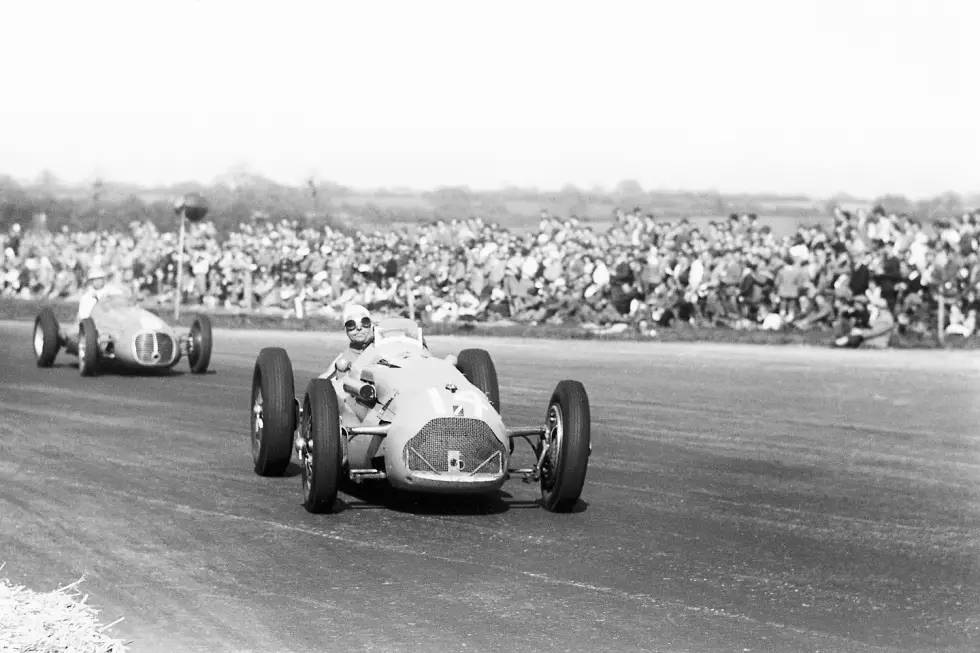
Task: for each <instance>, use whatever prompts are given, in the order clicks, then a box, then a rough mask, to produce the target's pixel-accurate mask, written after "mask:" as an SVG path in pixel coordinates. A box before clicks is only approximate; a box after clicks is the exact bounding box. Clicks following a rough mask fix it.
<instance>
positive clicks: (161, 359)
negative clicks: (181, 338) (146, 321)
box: [134, 333, 174, 365]
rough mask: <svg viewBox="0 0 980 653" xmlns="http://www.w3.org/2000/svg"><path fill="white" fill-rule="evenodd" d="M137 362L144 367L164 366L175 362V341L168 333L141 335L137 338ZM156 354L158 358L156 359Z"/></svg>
mask: <svg viewBox="0 0 980 653" xmlns="http://www.w3.org/2000/svg"><path fill="white" fill-rule="evenodd" d="M134 350H135V354H136V360H138V361H139V362H141V363H143V364H144V365H157V364H160V365H164V364H167V363H169V362H170V361H171V360H173V357H174V341H173V339H172V338H171V337H170V335H169V334H166V333H141V334H139V335H138V336H136V346H135V348H134ZM154 352H156V354H157V357H154Z"/></svg>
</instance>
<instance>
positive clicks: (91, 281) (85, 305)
mask: <svg viewBox="0 0 980 653" xmlns="http://www.w3.org/2000/svg"><path fill="white" fill-rule="evenodd" d="M106 277H107V275H106V271H105V269H104V268H103V267H102V266H101V265H99V264H98V263H96V264H95V265H93V266H92V267H91V268H89V271H88V277H87V278H86V280H85V286H86V287H85V291H84V292H83V293H82V296H81V297H79V299H78V315H77V316H76V318H75V324H76V325H78V324H79V323H80V322H81V321H82V320H84V319H85V318H87V317H90V316H91V315H92V309H93V308H95V305H96V304H98V303H99V301H100V300H102V299H105V298H106V297H112V296H125V294H126V293H125V292H124V291H123V289H122V288H119V287H118V286H116V285H114V284H111V283H107V282H106Z"/></svg>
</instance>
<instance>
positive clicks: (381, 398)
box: [321, 318, 510, 494]
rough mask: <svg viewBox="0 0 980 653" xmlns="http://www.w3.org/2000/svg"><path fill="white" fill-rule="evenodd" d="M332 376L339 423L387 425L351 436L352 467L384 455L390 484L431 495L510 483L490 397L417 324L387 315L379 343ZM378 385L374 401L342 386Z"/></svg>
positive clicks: (378, 330) (505, 442)
mask: <svg viewBox="0 0 980 653" xmlns="http://www.w3.org/2000/svg"><path fill="white" fill-rule="evenodd" d="M340 358H341V357H340V356H338V359H337V360H335V361H334V367H335V369H334V370H333V371H328V372H326V373H324V374H323V375H321V378H329V379H330V380H331V383H332V384H333V387H334V389H335V391H336V392H337V398H338V400H339V404H340V411H341V424H342V427H343V428H344V429H345V430H349V429H351V428H353V427H370V426H379V425H388V430H387V433H386V434H385V435H383V436H380V435H360V434H354V435H351V436H350V437H349V443H348V447H347V456H346V458H347V462H348V465H349V467H350V468H351V469H370V468H372V467H375V463H376V459H377V458H378V457H383V460H384V470H385V472H386V474H387V478H388V481H389V482H390V483H391V484H392V486H394V487H396V488H400V489H412V490H420V491H426V492H447V493H454V494H457V493H467V492H488V491H492V490H496V489H499V488H500V487H501V486H502V485H503V483H504V482H505V480H506V477H507V466H508V463H509V456H510V449H509V438H508V436H507V429H506V427H505V426H504V422H503V420H502V419H501V417H500V415H499V414H498V413H497V411H496V410H495V409H494V407H493V405H492V404H491V403H490V400H489V399H488V398H487V396H486V395H485V394H484V393H483V392H482V391H481V390H480V389H479V388H477V387H476V386H474V385H473V384H471V383H470V382H469V381H468V380H467V379H466V377H465V376H464V375H463V373H462V372H460V371H459V370H458V369H457V368H456V366H455V364H454V362H453V361H451V360H448V359H444V358H438V357H435V356H433V355H432V354H431V353H430V352H429V351H428V349H427V348H425V347H424V346H423V340H422V338H421V332H420V330H419V328H418V325H417V324H416V323H415V322H414V321H412V320H408V319H405V318H388V319H385V320H382V321H380V322H379V323H378V324H377V325H376V327H375V343H374V344H373V345H371V346H369V347H368V348H367V349H366V350H365V351H364V352H363V353H362V354H361V355H360V356H359V357H358V358H357V360H355V361H353V362H352V364H351V365H350V368H349V369H348V370H347V371H346V372H339V371H337V370H336V364H337V361H338V360H339V359H340ZM345 382H347V383H348V384H351V385H360V384H363V383H369V384H372V385H373V386H374V388H375V392H376V396H377V400H376V402H365V401H363V400H361V399H360V398H359V397H355V396H354V395H352V394H351V392H348V391H347V390H345V388H344V383H345Z"/></svg>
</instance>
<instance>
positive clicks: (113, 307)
mask: <svg viewBox="0 0 980 653" xmlns="http://www.w3.org/2000/svg"><path fill="white" fill-rule="evenodd" d="M62 348H64V349H65V351H66V352H68V353H69V354H73V355H76V356H78V370H79V372H81V374H82V376H94V375H95V374H97V373H98V372H99V371H100V370H102V369H104V368H105V367H106V363H112V364H115V365H116V366H122V367H124V368H129V369H168V368H172V367H173V366H175V365H176V364H177V363H178V362H179V361H180V359H181V355H182V354H186V355H187V361H188V363H189V364H190V368H191V372H192V373H193V374H203V373H204V372H206V371H207V369H208V365H209V364H210V362H211V321H210V320H209V319H208V317H207V316H206V315H199V316H197V318H195V320H194V323H193V324H192V325H191V328H190V331H189V332H188V333H187V334H186V335H178V334H177V332H176V330H175V329H174V328H173V327H171V326H170V325H169V324H167V323H166V322H164V321H163V320H162V319H160V317H158V316H157V315H155V314H153V313H151V312H150V311H148V310H146V309H143V308H140V307H139V306H136V305H134V304H133V303H132V302H130V301H129V300H128V299H127V298H125V297H122V296H114V297H108V298H105V299H102V300H101V301H99V302H98V303H97V304H96V305H95V307H94V308H93V309H92V314H91V316H90V317H88V318H85V319H84V320H82V321H81V323H80V324H79V329H78V338H77V339H76V338H74V337H72V336H71V335H69V334H68V333H66V332H63V331H62V330H61V327H60V325H59V324H58V319H57V318H56V317H55V315H54V312H52V310H51V309H50V308H42V309H41V311H40V313H38V316H37V318H36V319H35V320H34V356H35V358H36V359H37V364H38V367H51V366H52V365H53V364H54V360H55V358H56V357H57V356H58V352H59V351H60V350H61V349H62Z"/></svg>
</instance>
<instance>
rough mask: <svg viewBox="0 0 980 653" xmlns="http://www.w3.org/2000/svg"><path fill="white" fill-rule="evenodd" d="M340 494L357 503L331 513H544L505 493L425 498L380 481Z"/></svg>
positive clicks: (580, 506)
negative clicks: (353, 511)
mask: <svg viewBox="0 0 980 653" xmlns="http://www.w3.org/2000/svg"><path fill="white" fill-rule="evenodd" d="M341 491H342V492H343V493H344V494H347V495H349V496H350V497H352V498H354V499H357V500H358V503H353V502H349V501H345V500H344V499H341V498H338V500H337V506H336V508H335V510H334V512H343V511H345V510H365V509H375V510H377V509H385V510H392V511H394V512H401V513H408V514H413V515H445V516H450V515H454V516H470V515H499V514H503V513H505V512H507V511H509V510H522V509H534V510H544V507H543V505H542V503H541V500H540V499H535V500H533V501H528V500H523V499H515V498H514V495H512V494H510V493H509V492H507V491H506V490H497V491H496V492H491V493H489V494H485V495H451V494H429V493H424V492H408V491H405V490H396V489H395V488H393V487H391V485H389V484H388V483H386V482H384V481H365V482H363V483H353V482H350V481H347V482H345V483H344V484H343V485H342V486H341ZM588 506H589V504H588V503H586V502H585V501H582V500H579V502H578V503H577V504H576V505H575V508H574V509H573V510H572V512H573V513H580V512H585V510H586V509H587V508H588Z"/></svg>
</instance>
